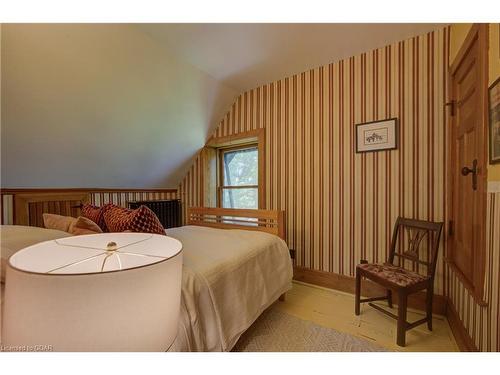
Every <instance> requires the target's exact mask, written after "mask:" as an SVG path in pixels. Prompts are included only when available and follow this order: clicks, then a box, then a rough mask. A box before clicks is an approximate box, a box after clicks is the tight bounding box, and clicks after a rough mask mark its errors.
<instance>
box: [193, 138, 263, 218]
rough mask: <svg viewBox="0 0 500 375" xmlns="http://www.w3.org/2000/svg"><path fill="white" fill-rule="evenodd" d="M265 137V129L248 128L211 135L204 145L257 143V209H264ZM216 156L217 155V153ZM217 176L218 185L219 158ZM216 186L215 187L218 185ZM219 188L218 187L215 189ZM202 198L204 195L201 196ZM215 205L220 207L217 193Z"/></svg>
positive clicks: (222, 146) (216, 146)
mask: <svg viewBox="0 0 500 375" xmlns="http://www.w3.org/2000/svg"><path fill="white" fill-rule="evenodd" d="M265 139H266V132H265V129H256V130H250V131H247V132H242V133H238V134H233V135H228V136H225V137H218V138H215V137H212V138H210V139H209V140H208V142H207V144H206V147H210V148H215V149H222V148H229V147H237V146H246V147H248V145H250V144H254V145H255V144H256V145H257V150H258V153H259V160H258V163H259V177H258V179H259V185H258V195H259V198H258V200H259V202H258V208H259V209H261V210H262V209H265V202H266V181H265V176H266V170H265V166H266V148H265ZM217 154H218V153H217ZM217 158H219V157H218V155H217ZM216 164H217V169H218V171H217V178H216V181H217V183H218V186H220V185H219V181H220V177H219V175H220V173H219V170H220V166H219V160H217V163H216ZM202 178H204V176H203V171H202ZM218 186H217V187H218ZM217 190H219V189H217ZM202 198H204V197H202ZM201 202H202V205H204V200H203V199H202V201H201ZM217 207H221V205H220V199H219V194H218V193H217Z"/></svg>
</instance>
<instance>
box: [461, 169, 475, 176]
mask: <svg viewBox="0 0 500 375" xmlns="http://www.w3.org/2000/svg"><path fill="white" fill-rule="evenodd" d="M469 173H475V170H474V169H470V168H469V167H463V168H462V176H467V175H468V174H469Z"/></svg>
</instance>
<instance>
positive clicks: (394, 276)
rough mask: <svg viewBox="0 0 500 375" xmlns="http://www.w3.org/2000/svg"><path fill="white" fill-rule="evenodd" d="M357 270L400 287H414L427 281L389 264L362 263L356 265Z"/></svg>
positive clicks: (425, 277)
mask: <svg viewBox="0 0 500 375" xmlns="http://www.w3.org/2000/svg"><path fill="white" fill-rule="evenodd" d="M358 268H360V269H362V270H363V271H365V272H366V273H369V274H372V275H374V276H377V277H379V278H381V279H384V280H387V281H388V282H390V283H393V284H396V285H399V286H402V287H407V286H411V285H415V284H418V283H420V282H422V281H425V280H428V279H429V277H427V276H422V275H419V274H418V273H416V272H412V271H408V270H406V269H404V268H401V267H397V266H393V265H391V264H374V263H364V264H358Z"/></svg>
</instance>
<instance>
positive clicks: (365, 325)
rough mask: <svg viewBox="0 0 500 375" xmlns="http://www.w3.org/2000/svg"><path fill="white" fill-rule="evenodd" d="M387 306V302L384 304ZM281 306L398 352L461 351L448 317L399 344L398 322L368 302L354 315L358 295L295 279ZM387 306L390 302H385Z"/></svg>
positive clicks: (412, 316)
mask: <svg viewBox="0 0 500 375" xmlns="http://www.w3.org/2000/svg"><path fill="white" fill-rule="evenodd" d="M380 304H381V305H384V303H383V302H381V303H380ZM276 305H277V306H278V308H279V309H280V310H282V311H284V312H286V313H288V314H291V315H294V316H296V317H298V318H300V319H304V320H310V321H312V322H314V323H316V324H319V325H322V326H324V327H330V328H333V329H336V330H338V331H342V332H345V333H349V334H352V335H355V336H358V337H362V338H364V339H366V340H370V341H373V342H376V343H377V344H379V345H381V346H383V347H385V348H387V349H389V350H394V351H410V352H455V351H459V349H458V346H457V344H456V342H455V339H454V337H453V334H452V332H451V329H450V326H449V325H448V321H447V320H446V318H445V317H443V316H439V315H434V319H433V331H432V332H430V331H428V330H427V326H426V325H425V324H424V325H421V326H419V327H417V328H415V329H413V330H411V331H408V333H407V334H406V343H407V344H406V347H404V348H402V347H400V346H397V345H396V321H395V320H393V319H391V318H389V317H388V316H385V315H384V314H382V313H380V312H378V311H376V310H375V309H373V308H371V307H369V306H367V305H366V304H365V305H361V315H360V316H356V315H354V295H352V294H347V293H343V292H339V291H336V290H332V289H327V288H323V287H319V286H315V285H311V284H306V283H302V282H297V281H294V282H293V288H292V290H291V291H289V292H288V293H287V296H286V301H285V302H280V303H278V304H276ZM384 307H385V308H387V305H386V304H385V305H384ZM393 312H394V313H397V310H396V309H393ZM423 316H424V314H423V313H422V312H420V311H415V310H411V309H410V310H409V312H408V321H410V322H412V321H415V320H418V319H421V318H422V317H423Z"/></svg>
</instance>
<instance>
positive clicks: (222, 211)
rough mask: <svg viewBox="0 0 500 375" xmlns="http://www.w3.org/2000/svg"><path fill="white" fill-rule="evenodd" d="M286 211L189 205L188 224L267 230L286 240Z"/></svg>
mask: <svg viewBox="0 0 500 375" xmlns="http://www.w3.org/2000/svg"><path fill="white" fill-rule="evenodd" d="M284 214H285V213H284V211H276V210H246V209H235V208H211V207H189V208H188V209H187V224H188V225H200V226H205V227H213V228H220V229H244V230H257V231H261V232H267V233H271V234H274V235H276V236H279V237H280V238H282V239H283V240H285V233H286V231H285V220H284Z"/></svg>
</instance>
